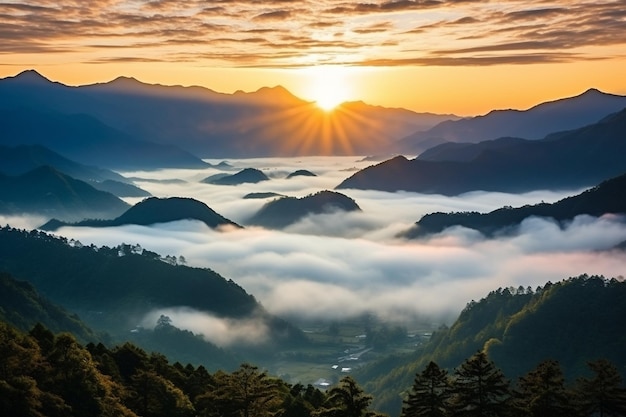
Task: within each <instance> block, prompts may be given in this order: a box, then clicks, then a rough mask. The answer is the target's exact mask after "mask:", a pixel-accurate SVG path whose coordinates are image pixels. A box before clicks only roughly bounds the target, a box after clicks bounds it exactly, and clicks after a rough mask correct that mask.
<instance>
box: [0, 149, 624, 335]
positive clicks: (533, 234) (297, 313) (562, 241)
mask: <svg viewBox="0 0 626 417" xmlns="http://www.w3.org/2000/svg"><path fill="white" fill-rule="evenodd" d="M211 162H218V161H211ZM229 162H230V163H231V164H233V165H234V166H235V167H236V168H238V169H239V168H244V167H255V168H258V169H262V170H263V171H264V172H265V173H266V174H267V175H268V176H269V177H270V178H271V179H270V181H265V182H261V183H257V184H241V185H238V186H219V185H211V184H205V183H201V182H200V180H201V179H202V178H204V177H206V176H209V175H212V174H214V173H215V172H216V171H215V169H212V168H209V169H204V170H163V171H151V172H132V173H125V175H127V176H128V177H133V178H139V179H137V180H135V181H136V183H137V184H138V185H140V186H141V187H143V188H144V189H146V190H148V191H150V192H151V193H152V194H153V195H155V196H158V197H168V196H181V197H193V198H196V199H198V200H200V201H202V202H204V203H205V204H207V205H208V206H209V207H211V208H212V209H214V210H215V211H217V212H218V213H219V214H221V215H222V216H225V217H226V218H228V219H230V220H233V221H235V222H237V223H239V224H242V225H244V226H245V225H246V220H247V219H249V218H250V217H251V216H252V215H253V214H254V213H255V212H256V211H257V210H259V209H260V208H261V206H262V205H263V204H264V203H265V202H266V200H254V199H252V200H251V199H243V196H244V195H246V194H247V193H250V192H270V191H271V192H277V193H280V194H283V195H289V196H293V197H303V196H305V195H307V194H310V193H314V192H317V191H319V190H322V189H332V188H333V187H334V186H336V185H337V184H338V183H339V182H341V181H342V180H343V179H345V177H346V176H348V175H349V174H350V172H349V171H346V169H348V168H352V167H354V166H356V167H362V166H363V165H366V164H368V162H359V161H357V160H356V158H354V157H299V158H281V159H278V158H276V159H272V158H263V159H245V160H230V161H229ZM297 169H309V170H311V171H312V172H314V173H315V174H317V176H316V177H295V178H291V179H286V176H287V175H288V174H289V173H291V172H294V171H295V170H297ZM172 178H178V179H182V180H183V181H184V182H181V183H163V182H161V183H159V182H155V181H154V180H158V179H172ZM581 191H582V190H562V191H558V192H556V191H535V192H531V193H525V194H506V193H484V192H473V193H467V194H464V195H460V196H456V197H445V196H441V195H424V194H417V193H408V192H397V193H387V192H380V191H368V190H341V192H342V193H344V194H346V195H348V196H349V197H351V198H353V199H354V200H355V202H356V203H357V204H358V205H359V206H360V208H361V209H362V211H361V212H352V213H327V214H323V215H317V216H310V217H307V218H304V219H302V220H301V221H300V222H298V223H297V224H294V225H291V226H290V227H288V228H286V229H284V230H268V229H263V228H260V227H245V228H244V229H224V230H217V231H216V230H212V229H209V228H208V227H206V226H205V225H204V224H201V223H199V222H193V221H180V222H172V223H166V224H160V225H154V226H150V227H148V226H122V227H111V228H104V229H102V228H98V229H94V228H78V227H64V228H61V229H60V230H58V231H57V232H55V233H56V234H58V235H62V236H66V237H67V238H73V239H78V240H79V241H80V242H82V243H83V244H92V243H93V244H95V245H97V246H102V245H106V246H109V247H114V246H117V245H119V244H121V243H127V244H131V245H135V244H139V245H141V247H143V248H144V249H147V250H150V251H153V252H157V253H159V254H161V255H162V256H165V255H172V256H177V257H179V256H181V255H182V256H183V257H184V258H185V259H186V262H187V264H188V265H189V266H195V267H206V268H211V269H212V270H214V271H216V272H218V273H219V274H221V275H222V276H224V277H225V278H226V279H232V280H233V281H235V282H236V283H237V284H239V285H241V286H242V287H243V288H244V289H245V290H246V291H247V292H249V293H250V294H253V295H254V296H255V298H256V299H257V300H258V301H260V302H261V303H262V305H263V306H264V308H265V309H266V310H267V311H269V312H271V313H273V314H277V315H280V316H282V317H286V318H289V319H295V320H302V319H306V320H312V319H313V320H342V319H345V318H350V317H353V316H358V315H361V314H363V313H366V312H368V313H373V314H374V315H376V316H377V317H379V318H381V319H383V320H392V321H401V322H402V323H403V324H405V325H407V327H408V328H413V326H416V325H423V324H426V325H435V327H436V326H438V325H439V324H441V323H442V322H444V323H447V324H451V323H452V322H453V321H454V320H455V319H456V317H457V316H458V314H459V312H460V311H461V310H462V309H463V308H464V307H465V305H466V304H467V303H468V302H469V301H471V300H476V301H478V300H480V299H481V298H482V297H485V296H486V295H487V294H488V293H489V292H490V291H493V290H496V289H498V288H505V287H510V286H513V287H515V288H518V287H519V286H520V285H521V286H523V287H524V288H527V287H528V286H530V287H531V288H532V289H533V290H534V289H536V288H537V286H543V285H545V284H546V283H547V282H548V281H551V282H558V281H561V280H563V279H567V278H568V277H573V276H579V275H580V274H583V273H587V274H590V275H594V274H596V275H604V276H605V277H607V278H611V277H620V276H622V275H623V274H624V271H625V270H626V257H625V256H624V252H623V251H614V250H611V248H612V247H613V246H615V245H616V244H618V243H620V242H623V241H626V223H625V222H624V219H623V218H622V219H621V218H618V217H616V216H604V217H602V218H593V217H589V216H580V217H577V218H576V219H573V221H571V222H570V223H568V224H566V225H565V226H564V227H560V226H559V225H557V224H555V223H554V222H553V221H551V220H548V219H540V218H530V219H527V220H525V221H524V223H523V224H522V225H521V227H520V228H519V230H518V231H517V232H515V233H512V234H510V235H508V236H502V237H499V238H495V239H486V238H484V237H482V236H481V235H480V234H479V233H478V232H475V231H471V230H468V229H462V228H452V229H449V230H447V231H444V232H443V233H440V234H437V235H435V236H431V237H429V238H427V239H421V240H405V239H402V238H398V237H397V235H398V233H400V232H403V231H406V230H407V229H408V228H410V227H411V226H412V225H413V224H414V222H416V221H418V220H419V219H420V217H421V216H422V215H423V214H426V213H430V212H433V211H443V212H449V211H480V212H488V211H491V210H494V209H496V208H500V207H502V206H504V205H511V206H514V207H519V206H523V205H525V204H536V203H539V202H541V201H545V202H549V203H550V202H555V201H558V200H560V199H562V198H564V197H565V196H569V195H574V194H578V193H579V192H581ZM129 202H130V203H134V202H137V200H136V199H135V200H129ZM28 220H29V221H30V222H31V223H30V224H27V223H25V222H27V221H28ZM21 222H22V223H20V222H19V219H15V218H13V219H10V218H3V217H0V223H1V224H7V223H9V224H11V225H12V226H14V227H25V228H30V227H37V226H39V225H41V224H42V223H43V221H42V219H40V218H39V219H26V218H22V219H21ZM37 222H38V223H37ZM621 279H623V278H621ZM160 314H166V315H168V316H170V317H171V318H172V320H173V324H174V325H177V326H179V327H184V328H188V329H189V330H192V331H194V332H196V333H202V334H205V335H211V336H207V337H212V338H213V339H212V341H213V342H215V343H218V344H220V345H229V344H231V343H237V342H238V341H241V340H244V339H245V338H246V337H250V338H253V339H255V340H258V339H259V338H262V336H263V332H262V329H259V328H258V323H255V322H254V320H253V321H243V322H230V321H226V322H224V320H222V319H217V318H215V317H211V316H210V315H207V314H205V313H201V312H197V311H193V310H190V309H189V308H188V307H187V306H162V309H157V310H155V311H152V312H149V313H147V314H146V316H145V317H143V318H137V319H136V320H138V321H139V320H141V319H143V321H142V322H143V323H144V325H149V324H150V323H151V324H152V325H154V324H155V323H156V318H158V317H159V316H160ZM133 323H134V324H133V325H135V324H136V323H135V322H133ZM250 328H257V330H261V331H260V333H258V334H257V333H255V332H250V331H249V329H250ZM209 329H210V330H209ZM246 335H247V336H246Z"/></svg>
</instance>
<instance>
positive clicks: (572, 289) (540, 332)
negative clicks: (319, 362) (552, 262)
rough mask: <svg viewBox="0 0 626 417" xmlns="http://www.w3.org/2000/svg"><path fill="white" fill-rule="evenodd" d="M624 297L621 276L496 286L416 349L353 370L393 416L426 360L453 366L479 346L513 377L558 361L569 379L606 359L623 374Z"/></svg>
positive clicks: (378, 406)
mask: <svg viewBox="0 0 626 417" xmlns="http://www.w3.org/2000/svg"><path fill="white" fill-rule="evenodd" d="M624 300H626V282H625V281H624V280H623V278H622V277H618V278H611V279H607V278H604V277H602V276H589V275H581V276H578V277H572V278H569V279H566V280H563V281H561V282H556V283H552V282H548V283H546V284H545V285H544V286H540V287H537V288H535V289H533V288H530V287H526V288H524V287H522V286H520V287H518V288H499V289H497V290H494V291H491V292H490V293H489V294H488V295H487V296H485V297H484V298H483V299H481V300H479V301H474V300H472V301H470V302H469V303H468V304H467V306H466V307H465V309H464V310H463V311H462V312H461V314H460V315H459V317H458V319H457V320H456V321H455V322H454V323H453V324H452V325H451V326H450V327H447V326H445V325H442V326H441V327H440V328H439V330H437V331H436V332H435V333H433V335H432V337H431V339H430V341H429V342H428V343H425V344H423V345H421V346H419V347H418V348H417V349H416V350H415V351H414V352H412V353H410V354H405V355H390V356H387V357H384V358H382V359H380V360H378V361H376V362H373V363H371V364H370V365H368V366H367V367H365V368H363V369H362V370H359V371H357V372H356V373H355V376H356V377H357V378H358V379H359V380H360V381H364V388H365V389H366V390H367V391H368V392H370V393H372V394H373V395H374V402H373V405H374V407H375V408H376V409H378V410H382V411H385V412H387V413H390V414H393V413H396V412H397V410H400V408H401V403H402V396H401V395H399V393H402V392H405V391H406V389H407V387H409V386H410V385H411V381H412V380H413V377H414V375H415V374H416V373H418V372H419V371H420V369H423V368H425V367H426V366H427V365H428V363H429V362H431V361H432V362H435V363H437V364H438V365H439V366H441V367H442V368H443V369H446V370H449V371H451V370H453V369H454V368H455V367H457V366H458V365H459V364H460V363H462V362H463V360H464V359H465V358H468V357H470V356H472V355H473V354H475V353H476V352H477V351H482V352H485V353H486V354H487V355H488V357H489V358H490V359H491V360H494V361H495V362H496V363H498V365H499V367H500V368H501V369H502V371H503V372H504V373H505V374H506V375H508V376H509V377H510V378H513V379H515V378H519V377H521V376H523V375H525V374H527V373H528V372H530V371H531V370H532V369H533V368H534V367H536V366H537V364H539V363H541V362H542V361H545V360H557V361H559V363H560V365H561V367H562V371H563V376H564V378H565V379H566V380H567V381H570V382H571V381H575V380H576V379H577V378H580V377H582V376H584V375H586V373H587V372H588V369H587V363H588V362H592V361H596V360H599V359H606V360H609V361H610V362H611V363H613V364H614V365H615V366H616V368H617V370H618V372H619V374H620V375H621V377H622V378H625V377H626V357H625V356H624V349H625V346H626V334H624V330H623V329H625V328H626V304H625V303H624Z"/></svg>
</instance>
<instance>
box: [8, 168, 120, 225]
mask: <svg viewBox="0 0 626 417" xmlns="http://www.w3.org/2000/svg"><path fill="white" fill-rule="evenodd" d="M128 207H129V206H128V204H126V203H125V202H123V201H122V200H120V199H119V198H117V197H115V196H114V195H112V194H110V193H107V192H104V191H100V190H96V189H95V188H94V187H92V186H91V185H89V184H87V183H85V182H83V181H80V180H76V179H74V178H71V177H69V176H67V175H65V174H62V173H61V172H59V171H57V170H56V169H54V168H52V167H49V166H41V167H39V168H36V169H34V170H32V171H29V172H27V173H26V174H23V175H19V176H14V177H12V176H3V175H0V212H1V213H5V214H37V215H41V216H46V217H58V218H62V219H66V220H78V219H83V218H85V217H91V218H111V217H115V216H118V215H120V214H121V213H123V212H124V211H125V210H126V209H128Z"/></svg>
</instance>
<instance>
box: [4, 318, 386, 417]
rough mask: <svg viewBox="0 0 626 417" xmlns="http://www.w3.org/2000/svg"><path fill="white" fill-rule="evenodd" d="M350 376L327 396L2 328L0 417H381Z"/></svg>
mask: <svg viewBox="0 0 626 417" xmlns="http://www.w3.org/2000/svg"><path fill="white" fill-rule="evenodd" d="M371 401H372V397H371V396H368V395H365V393H364V392H363V390H362V389H361V388H360V387H359V385H358V384H357V383H356V382H355V381H354V379H352V378H351V377H349V376H347V377H345V378H343V379H342V380H341V381H340V382H339V384H337V385H336V386H335V387H333V388H331V389H330V390H328V391H327V392H322V391H320V390H319V389H317V388H315V387H314V386H312V385H308V386H304V385H302V384H289V383H287V382H285V381H283V380H281V379H279V378H274V377H271V376H269V375H268V374H267V373H266V372H264V371H261V370H260V369H259V368H257V367H256V366H253V365H250V364H243V365H241V366H240V367H239V368H238V369H237V370H235V371H234V372H230V373H229V372H225V371H217V372H215V373H210V372H209V371H207V370H206V369H205V368H204V367H203V366H198V367H194V366H193V365H190V364H189V365H186V366H183V365H182V364H180V363H179V362H176V363H174V364H170V363H169V362H168V360H167V358H166V357H165V356H163V355H162V354H159V353H151V354H149V353H147V352H146V351H144V350H142V349H140V348H139V347H137V346H135V345H133V344H131V343H125V344H123V345H121V346H117V347H114V348H112V349H109V348H107V347H106V346H104V345H103V344H94V343H89V344H87V345H82V344H80V343H79V342H77V341H76V339H75V338H74V337H73V336H72V335H70V334H68V333H61V334H58V335H54V334H53V333H52V332H50V331H49V330H48V329H46V328H45V327H44V326H42V325H41V324H37V325H35V326H34V327H33V328H32V330H31V331H30V332H28V333H24V332H20V331H19V330H17V329H15V328H14V327H11V326H10V325H8V324H7V323H5V322H0V415H2V416H23V417H74V416H81V417H84V416H102V417H136V416H143V417H161V416H163V417H192V416H194V417H195V416H202V417H218V416H219V417H264V416H277V415H280V416H283V417H309V416H315V417H341V416H345V417H366V416H367V417H376V416H380V415H379V414H377V413H375V412H372V411H370V410H369V409H368V407H369V405H370V403H371Z"/></svg>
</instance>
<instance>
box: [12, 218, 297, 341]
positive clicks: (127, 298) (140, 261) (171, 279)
mask: <svg viewBox="0 0 626 417" xmlns="http://www.w3.org/2000/svg"><path fill="white" fill-rule="evenodd" d="M163 259H165V260H168V259H169V260H170V262H164V261H163ZM163 259H162V258H161V256H160V255H158V254H156V253H154V252H149V251H145V250H141V249H138V248H137V247H136V246H130V245H124V244H122V245H120V246H118V247H114V248H109V247H106V246H104V247H95V246H93V245H92V246H83V245H81V244H80V242H76V241H68V240H67V239H65V238H59V237H55V236H52V235H48V234H46V233H45V232H41V231H37V230H33V231H25V230H17V229H12V228H10V227H8V226H7V227H3V228H1V229H0V270H2V271H6V272H7V273H9V274H11V275H13V276H19V277H20V278H21V279H24V280H27V281H28V282H30V283H31V284H32V285H34V286H35V287H36V288H37V290H38V291H39V292H40V293H41V294H42V295H43V296H45V297H47V298H48V299H50V300H51V301H53V302H54V303H57V304H59V305H61V306H63V307H64V308H66V309H69V310H72V311H75V312H77V313H78V314H80V316H81V317H82V318H83V320H85V322H86V323H88V324H89V325H90V326H91V327H92V328H94V329H96V330H101V331H107V332H109V333H110V334H111V335H112V336H114V337H120V336H123V337H126V336H127V335H128V333H129V330H130V329H133V328H135V327H136V326H137V323H139V322H140V321H141V319H142V318H143V317H144V316H145V315H146V314H147V313H149V312H151V311H152V310H154V309H157V308H168V307H169V308H180V307H185V308H187V309H192V310H196V311H199V312H200V313H203V314H209V315H212V316H215V317H217V318H223V319H228V320H231V321H232V323H233V325H234V323H236V321H237V320H253V321H255V323H257V324H258V326H261V327H267V332H268V333H267V335H268V339H267V340H268V342H267V344H266V345H267V346H275V345H282V346H285V345H286V344H289V343H300V342H301V341H302V340H303V335H302V334H301V333H300V332H299V331H298V330H297V329H295V328H294V327H292V326H291V325H290V324H288V323H287V322H284V321H282V320H281V319H278V318H276V317H274V316H271V315H270V314H268V313H267V312H266V311H265V310H264V309H263V307H262V306H261V305H260V304H259V303H257V301H256V300H255V299H254V297H253V296H252V295H250V294H248V293H246V291H245V290H244V289H243V288H241V287H240V286H238V285H237V284H235V283H234V282H233V281H232V280H227V279H225V278H224V277H222V276H221V275H219V274H217V273H216V272H214V271H212V270H210V269H206V268H192V267H188V266H185V265H180V264H176V263H174V262H171V258H170V257H165V258H163ZM266 345H262V346H259V349H260V350H261V351H262V348H263V346H266Z"/></svg>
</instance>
